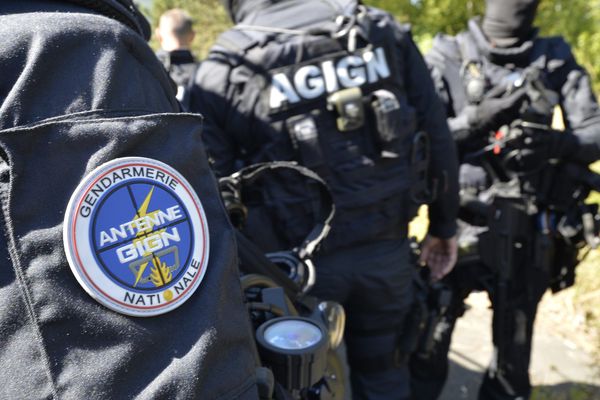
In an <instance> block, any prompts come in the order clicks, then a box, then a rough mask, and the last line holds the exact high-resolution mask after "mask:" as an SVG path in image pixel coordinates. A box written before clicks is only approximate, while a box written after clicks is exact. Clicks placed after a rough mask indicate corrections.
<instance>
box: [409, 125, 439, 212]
mask: <svg viewBox="0 0 600 400" xmlns="http://www.w3.org/2000/svg"><path fill="white" fill-rule="evenodd" d="M429 155H430V143H429V136H428V135H427V133H425V132H418V133H417V134H415V137H414V138H413V141H412V148H411V153H410V170H411V185H410V197H411V199H412V200H413V201H414V202H415V203H417V204H428V203H431V202H432V201H433V200H434V199H435V197H436V195H437V193H436V186H437V185H432V186H433V189H432V188H431V187H430V182H429Z"/></svg>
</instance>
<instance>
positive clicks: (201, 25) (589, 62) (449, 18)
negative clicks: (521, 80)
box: [146, 0, 600, 91]
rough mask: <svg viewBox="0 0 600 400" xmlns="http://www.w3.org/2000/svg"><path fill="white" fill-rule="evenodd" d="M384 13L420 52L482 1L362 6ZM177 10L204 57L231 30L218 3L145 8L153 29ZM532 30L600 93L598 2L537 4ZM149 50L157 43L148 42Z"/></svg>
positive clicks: (372, 0) (175, 0) (166, 2)
mask: <svg viewBox="0 0 600 400" xmlns="http://www.w3.org/2000/svg"><path fill="white" fill-rule="evenodd" d="M365 3H366V4H369V5H373V6H376V7H380V8H383V9H385V10H388V11H390V12H391V13H392V14H394V15H395V16H396V17H397V18H398V19H399V20H400V21H403V22H409V23H411V24H412V26H413V33H414V36H415V38H416V40H417V42H418V43H419V45H420V46H421V48H422V50H425V51H426V50H427V47H428V44H429V43H431V39H432V38H433V36H434V35H435V34H436V33H438V32H444V33H448V34H455V33H457V32H459V31H461V30H463V29H464V28H465V25H466V22H467V20H468V19H469V18H470V17H472V16H474V15H481V13H482V12H483V9H484V5H485V1H484V0H365ZM174 7H180V8H184V9H186V10H188V12H189V13H190V14H191V15H192V16H193V17H194V19H195V21H196V30H197V32H198V37H197V39H196V40H195V42H194V50H195V51H196V53H197V54H198V55H199V56H200V57H203V56H204V55H206V53H207V51H208V49H209V48H210V46H211V45H212V43H213V42H214V40H215V39H216V37H217V35H218V34H219V33H220V32H222V31H223V30H225V29H226V28H227V27H229V26H230V25H231V22H230V20H229V17H228V15H227V13H226V12H225V10H224V9H223V7H222V6H221V4H220V2H219V0H153V2H152V5H151V6H150V7H146V11H147V14H148V16H149V18H150V20H151V21H152V23H153V25H155V24H156V21H157V20H158V17H159V16H160V14H161V13H163V12H164V11H166V10H168V9H170V8H174ZM536 25H537V26H539V27H540V30H541V33H542V35H562V36H564V37H565V39H566V40H567V41H568V42H569V43H570V44H571V45H572V46H573V49H574V52H575V55H576V57H577V60H578V61H579V63H580V64H581V65H583V66H584V67H585V68H586V69H587V71H588V72H589V73H590V75H591V76H592V79H593V81H594V84H595V88H596V90H597V91H598V90H600V0H541V3H540V8H539V12H538V15H537V19H536ZM152 45H153V46H154V47H156V46H157V44H156V42H152Z"/></svg>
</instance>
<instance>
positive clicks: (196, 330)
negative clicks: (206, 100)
mask: <svg viewBox="0 0 600 400" xmlns="http://www.w3.org/2000/svg"><path fill="white" fill-rule="evenodd" d="M69 3H71V4H69ZM72 3H78V2H76V1H73V2H55V1H3V2H1V3H0V32H1V34H2V37H3V38H4V39H3V40H2V42H1V45H0V46H1V48H2V50H1V51H0V60H1V61H0V76H2V84H1V85H0V147H1V148H2V151H1V153H2V154H1V156H0V157H1V163H0V165H1V167H0V170H1V174H0V176H1V178H0V193H1V195H0V202H1V203H2V214H1V218H0V219H1V221H2V222H1V225H2V227H1V230H2V235H1V239H0V243H1V244H0V253H1V256H0V257H1V259H2V260H3V262H2V267H1V268H0V292H1V293H2V296H1V299H0V336H1V337H2V339H1V340H0V363H1V364H2V365H3V367H2V368H1V369H0V382H2V384H1V385H0V398H3V399H50V398H53V399H84V398H87V399H119V398H128V399H131V398H139V399H150V398H153V399H154V398H165V399H166V398H169V399H175V398H182V399H183V398H186V399H192V398H199V399H233V398H236V399H237V398H241V399H256V398H258V396H257V391H256V385H255V383H254V381H255V372H254V371H255V365H256V359H255V357H254V352H253V350H252V349H253V347H252V346H253V340H252V335H251V334H250V332H249V329H250V327H249V323H248V316H247V312H246V310H245V308H244V307H243V305H242V298H241V289H240V285H239V279H238V272H237V268H236V251H235V244H234V239H233V233H232V230H231V227H230V225H229V224H228V222H227V220H226V215H225V212H224V210H223V207H222V205H221V202H220V200H219V195H218V193H217V188H216V184H215V179H214V176H213V174H212V173H211V171H210V169H209V166H208V163H207V160H206V157H205V154H204V150H203V145H202V143H201V140H200V137H199V135H200V126H201V118H200V117H199V116H197V115H191V114H176V113H177V112H178V110H179V108H178V105H177V102H176V100H175V98H174V96H173V94H172V92H171V87H170V82H169V80H168V77H167V74H166V73H165V71H164V69H163V68H162V66H161V65H160V63H159V62H158V60H157V59H156V57H155V55H154V53H153V52H152V50H151V49H150V48H149V47H148V46H147V44H146V43H145V41H144V38H142V35H141V33H142V32H144V33H149V29H148V26H147V23H146V22H145V20H143V18H141V17H140V16H139V15H137V16H136V10H135V8H134V7H133V5H132V3H131V2H130V1H128V0H122V1H96V2H88V1H82V2H81V4H86V7H84V6H79V5H77V4H72ZM101 13H106V14H107V15H110V16H111V17H113V18H114V19H111V18H108V17H106V16H103V15H101ZM115 19H116V20H118V21H116V20H115ZM119 21H120V22H119ZM145 36H146V37H147V36H148V35H145ZM117 157H135V160H141V158H142V157H144V159H148V158H151V159H154V160H159V161H161V162H162V163H164V164H167V165H169V166H170V167H169V168H174V169H176V170H177V171H178V172H179V173H180V174H181V176H183V177H185V179H186V180H187V181H188V183H189V184H190V187H191V188H192V189H190V191H193V192H196V193H197V194H198V198H199V199H200V202H201V203H202V206H203V209H204V216H205V217H206V221H205V226H207V227H208V228H207V229H208V232H209V234H208V235H207V239H210V246H209V255H208V262H207V264H206V273H205V274H204V278H203V280H202V282H201V284H200V286H199V287H198V288H197V290H196V291H195V292H194V293H193V295H191V296H190V297H189V298H188V299H187V301H185V303H183V304H181V305H180V306H179V307H178V308H177V309H174V310H172V311H170V312H168V313H166V314H162V315H157V316H153V317H147V318H140V317H130V316H127V315H124V314H122V313H119V312H115V311H112V310H110V309H108V308H107V307H105V306H104V305H102V304H100V303H99V302H97V301H95V300H94V299H93V298H92V297H91V296H90V295H88V294H87V293H86V292H85V291H84V289H83V288H82V286H81V285H80V284H79V283H78V281H77V280H76V277H75V276H74V274H73V273H72V272H71V271H70V269H69V263H68V262H67V257H66V255H65V252H66V251H67V249H66V247H67V245H63V219H64V218H65V213H66V210H67V203H68V201H69V198H70V197H71V195H72V194H73V193H74V192H75V191H76V187H77V185H78V184H79V183H80V181H81V180H82V179H83V177H84V176H86V175H88V174H90V171H92V170H93V169H94V168H96V167H97V166H98V165H101V164H105V163H107V162H109V161H110V160H113V159H115V158H117ZM113 161H114V160H113ZM164 164H161V165H164ZM139 171H141V170H138V172H139ZM145 171H150V170H149V169H146V170H145ZM165 176H166V175H165V174H164V173H163V175H162V177H163V178H164V177H165ZM147 177H148V176H147ZM121 178H123V176H121ZM136 179H137V178H136ZM169 183H170V184H171V185H172V186H175V185H176V184H177V183H176V182H175V183H174V182H173V181H169ZM157 187H158V186H157ZM163 187H165V188H166V189H156V191H159V190H162V192H161V193H163V195H165V194H166V193H170V192H169V191H168V187H167V186H164V185H163ZM133 190H134V191H135V188H133ZM156 191H155V196H158V194H156V193H157V192H156ZM190 193H191V192H190ZM103 195H104V194H103ZM106 196H108V194H107V195H106ZM105 198H107V197H105ZM148 198H150V196H148ZM165 198H166V197H165ZM152 199H158V198H157V197H153V198H152ZM167 200H168V199H167ZM86 201H89V202H90V203H94V201H92V198H91V197H90V198H88V200H86ZM153 201H154V200H151V201H150V203H149V204H150V207H153V205H152V202H153ZM182 209H183V206H175V208H173V209H172V210H171V211H175V213H174V214H173V213H172V216H173V215H179V213H180V211H181V210H182ZM114 211H118V210H114ZM125 211H126V212H125V213H126V215H127V216H128V218H131V217H132V216H134V214H136V211H134V210H133V209H131V210H130V209H127V210H125ZM189 211H190V208H189V207H188V208H186V212H189ZM157 215H159V216H160V215H162V217H157V218H158V219H159V220H160V218H163V219H164V218H165V216H166V217H169V215H168V214H167V213H164V212H163V213H162V214H160V213H159V214H157ZM112 217H114V216H111V215H108V216H106V218H112ZM134 218H135V217H134ZM169 218H170V217H169ZM100 219H101V218H100V217H98V219H97V221H99V220H100ZM141 221H142V222H143V221H145V220H143V219H142V220H141ZM127 226H131V224H130V225H127ZM181 226H183V225H181ZM181 226H179V227H180V231H179V232H180V233H181V232H183V230H182V228H181ZM65 231H66V229H65ZM195 234H198V232H195ZM175 236H176V235H175ZM179 236H180V237H179V238H177V237H175V240H178V239H179V240H180V239H181V238H182V237H183V233H181V234H180V235H179ZM78 238H79V239H81V240H83V241H86V240H87V238H86V237H85V236H78ZM181 261H182V262H183V261H184V259H183V258H182V260H181ZM125 268H126V267H125ZM163 270H164V268H163ZM125 272H126V273H129V272H128V271H127V270H125ZM137 272H139V276H138V278H141V279H143V280H144V281H145V282H146V283H145V284H144V285H146V286H149V285H151V284H152V283H151V282H149V280H148V278H147V276H146V275H145V274H142V273H141V272H140V270H138V271H137ZM146 272H147V271H146ZM176 273H177V272H176V271H172V275H173V276H175V275H176ZM78 279H79V278H78ZM165 279H166V278H165ZM88 289H89V288H86V290H88ZM167 297H168V296H165V297H164V298H165V299H167ZM155 298H156V295H155ZM138 301H139V302H140V303H144V302H145V300H139V298H138ZM140 305H141V304H140Z"/></svg>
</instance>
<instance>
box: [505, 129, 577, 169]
mask: <svg viewBox="0 0 600 400" xmlns="http://www.w3.org/2000/svg"><path fill="white" fill-rule="evenodd" d="M511 131H512V132H511V136H512V137H513V138H512V139H511V140H510V141H509V142H508V143H507V147H508V148H507V153H506V154H507V157H506V158H505V165H506V166H507V167H509V169H512V170H514V171H520V172H528V171H529V172H531V171H535V170H538V169H540V168H543V167H544V166H545V165H546V164H547V163H548V162H550V161H551V160H576V159H577V152H578V150H579V140H578V138H577V136H576V135H574V134H573V133H571V132H569V131H564V132H563V131H556V130H553V129H540V128H537V127H531V126H528V125H527V124H522V123H521V122H517V123H515V124H514V125H513V126H512V127H511Z"/></svg>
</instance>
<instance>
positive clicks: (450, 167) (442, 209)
mask: <svg viewBox="0 0 600 400" xmlns="http://www.w3.org/2000/svg"><path fill="white" fill-rule="evenodd" d="M401 49H402V50H401V51H402V53H403V56H404V57H403V59H404V60H405V61H406V69H405V82H406V93H407V94H408V99H409V102H410V104H412V105H413V106H414V107H415V108H416V109H417V115H418V126H419V129H420V130H422V131H425V132H427V133H428V134H429V138H430V142H431V170H432V176H433V177H434V179H436V180H437V182H439V187H438V193H437V195H438V196H437V199H436V200H435V202H434V203H433V204H431V205H430V207H429V219H430V225H429V233H430V234H431V235H433V236H436V237H441V238H449V237H451V236H453V235H454V234H455V233H456V216H457V213H458V159H457V153H456V146H455V144H454V141H453V139H452V135H451V133H450V130H449V129H448V125H447V122H446V113H445V112H444V109H443V107H442V103H441V101H440V99H439V97H438V94H437V93H436V90H435V87H434V84H433V82H432V79H431V76H430V74H429V70H428V68H427V66H426V64H425V61H424V60H423V57H422V56H421V53H420V52H419V50H418V49H417V46H416V45H415V43H414V42H413V40H412V38H411V37H410V35H409V34H406V35H404V40H403V43H402V46H401Z"/></svg>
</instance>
